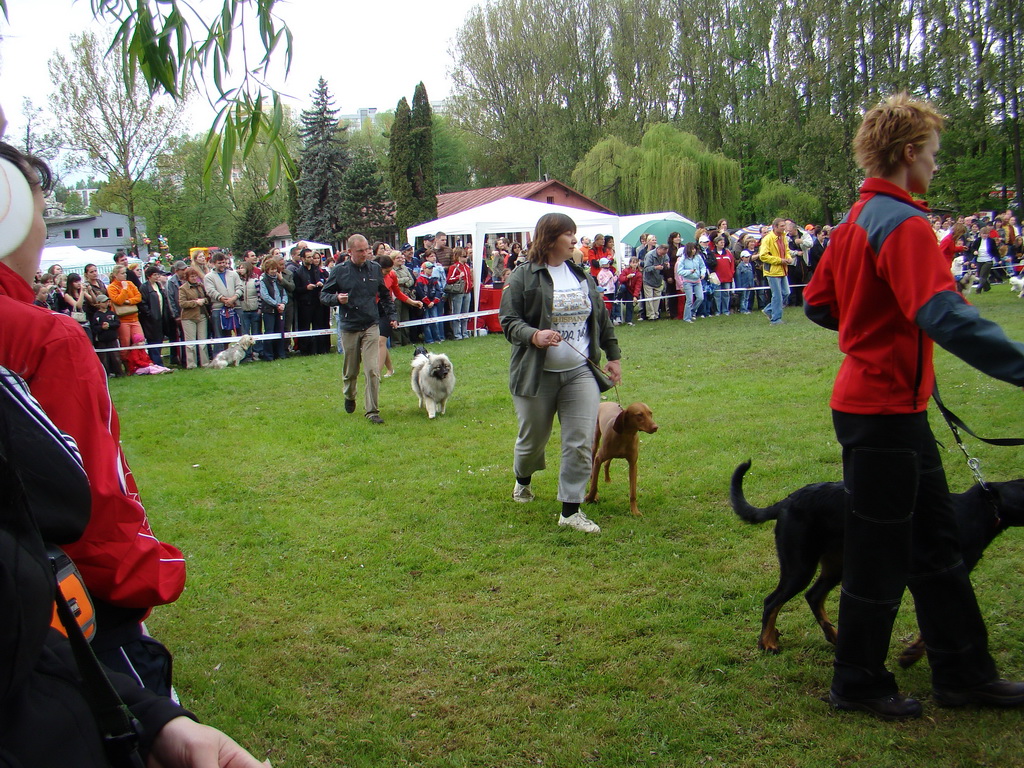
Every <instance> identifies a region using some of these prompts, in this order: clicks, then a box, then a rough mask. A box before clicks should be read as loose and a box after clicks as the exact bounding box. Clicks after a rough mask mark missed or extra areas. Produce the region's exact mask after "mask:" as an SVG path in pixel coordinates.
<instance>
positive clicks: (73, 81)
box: [49, 32, 181, 244]
mask: <svg viewBox="0 0 1024 768" xmlns="http://www.w3.org/2000/svg"><path fill="white" fill-rule="evenodd" d="M106 48H107V45H106V44H105V43H102V42H101V41H100V40H99V39H98V38H97V37H96V36H95V35H93V34H90V33H88V32H84V33H82V34H81V35H79V36H77V37H73V38H72V44H71V56H70V57H69V58H65V57H64V56H63V55H62V54H59V53H58V54H55V55H54V57H53V58H52V59H50V62H49V67H50V80H51V81H52V82H53V85H54V89H55V90H54V92H53V93H52V94H51V95H50V106H51V109H52V111H53V114H54V115H55V116H56V121H57V130H58V133H59V135H60V137H61V139H62V140H63V141H64V142H65V148H67V149H70V150H72V151H74V152H78V153H81V154H84V156H85V161H84V162H85V164H86V165H88V166H89V167H90V168H92V169H93V170H94V171H96V172H98V173H102V174H105V175H106V176H107V177H108V180H109V181H110V182H111V184H114V185H116V187H117V190H118V196H119V197H120V199H122V200H123V201H124V212H125V214H126V215H127V216H128V221H129V227H130V229H131V237H132V239H133V242H134V243H136V244H137V243H138V242H139V238H138V228H137V226H136V221H135V202H136V195H135V189H136V185H138V183H139V182H140V181H142V180H143V179H144V178H145V177H146V175H147V173H148V172H149V170H150V168H151V167H152V166H153V163H154V162H155V161H156V159H157V157H159V155H160V153H161V152H162V151H163V150H164V149H165V147H166V146H167V142H168V139H169V138H170V136H171V135H173V134H174V133H175V132H176V131H177V130H178V126H179V125H180V122H181V108H180V105H175V104H174V103H173V102H169V100H167V99H162V98H150V96H149V94H148V93H147V92H146V91H145V89H144V88H143V87H142V83H141V81H140V80H139V78H137V77H134V76H133V73H132V72H131V71H125V69H123V68H122V67H121V66H119V64H118V63H117V62H116V61H115V60H113V59H109V58H107V57H106V56H105V50H106Z"/></svg>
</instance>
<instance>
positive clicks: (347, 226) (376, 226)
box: [341, 153, 393, 242]
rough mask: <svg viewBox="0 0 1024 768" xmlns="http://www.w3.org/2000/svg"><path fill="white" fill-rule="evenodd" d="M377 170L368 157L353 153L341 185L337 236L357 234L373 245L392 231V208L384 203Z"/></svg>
mask: <svg viewBox="0 0 1024 768" xmlns="http://www.w3.org/2000/svg"><path fill="white" fill-rule="evenodd" d="M383 187H384V185H383V182H382V179H381V175H380V168H378V167H377V163H376V162H375V161H374V160H373V158H372V157H370V156H368V155H365V154H362V153H357V154H356V156H355V157H354V158H353V160H352V165H350V166H349V168H348V170H347V171H345V176H344V180H343V183H342V203H341V232H342V234H344V235H345V237H348V236H349V235H351V234H354V233H356V232H358V233H359V234H361V235H365V236H366V238H367V239H368V240H369V241H370V242H373V241H374V240H384V239H385V238H386V237H387V236H388V234H389V233H390V232H391V231H392V229H393V228H392V226H391V224H390V221H391V218H392V206H391V204H390V203H388V202H387V201H386V200H385V195H384V188H383Z"/></svg>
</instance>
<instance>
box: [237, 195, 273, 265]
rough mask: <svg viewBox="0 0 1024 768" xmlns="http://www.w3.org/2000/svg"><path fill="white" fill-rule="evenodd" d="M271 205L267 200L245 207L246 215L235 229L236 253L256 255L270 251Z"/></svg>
mask: <svg viewBox="0 0 1024 768" xmlns="http://www.w3.org/2000/svg"><path fill="white" fill-rule="evenodd" d="M271 226H272V225H271V222H270V204H269V203H268V202H267V201H266V200H253V201H252V202H251V203H249V204H248V205H247V206H245V213H244V214H243V215H242V218H241V219H240V220H239V222H238V226H237V227H236V228H235V237H234V249H235V253H239V254H242V253H245V252H246V251H256V254H257V255H259V254H261V253H267V252H268V251H270V238H269V237H267V233H268V232H269V231H270V229H271Z"/></svg>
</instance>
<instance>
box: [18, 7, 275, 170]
mask: <svg viewBox="0 0 1024 768" xmlns="http://www.w3.org/2000/svg"><path fill="white" fill-rule="evenodd" d="M276 2H277V0H223V3H222V6H221V8H220V9H218V10H215V11H213V12H210V13H208V15H203V14H201V13H200V12H199V10H197V4H195V3H192V2H190V1H189V0H91V5H92V12H93V16H94V17H95V18H96V19H97V20H101V21H103V20H109V21H110V22H112V23H113V24H115V25H116V32H115V34H114V39H113V42H112V43H111V44H110V46H109V50H111V51H114V50H116V51H118V52H119V53H120V62H121V65H122V68H123V69H124V71H125V73H128V77H129V79H131V80H132V81H133V82H134V80H135V79H136V77H139V76H141V78H142V88H143V89H144V90H146V91H148V93H149V94H150V95H153V96H155V95H157V94H160V93H164V94H167V95H169V96H170V97H171V98H172V99H174V100H175V101H178V102H182V101H184V100H185V99H186V98H187V96H188V94H189V93H190V91H192V90H196V89H198V90H200V91H201V92H203V93H204V94H205V95H206V98H207V100H208V101H209V102H210V104H211V105H212V106H213V107H214V108H215V109H217V110H218V112H217V116H216V118H215V119H214V122H213V125H212V126H211V128H210V131H209V133H208V134H207V137H206V150H207V155H206V164H205V166H204V172H205V174H206V179H207V180H210V179H211V178H212V175H211V174H212V170H213V167H214V165H215V164H217V163H216V161H217V160H219V161H220V163H219V167H220V170H221V172H222V183H225V184H228V183H230V178H231V168H232V167H233V165H234V164H235V162H236V160H237V158H236V155H238V154H240V155H241V162H243V163H244V162H245V160H246V159H248V157H249V153H250V152H251V151H252V149H253V147H254V145H255V143H256V141H257V139H259V138H260V137H262V138H263V139H264V140H265V141H266V143H267V144H268V145H269V146H270V147H271V150H272V159H273V163H272V165H271V174H270V177H269V179H268V181H269V184H270V187H271V188H272V189H275V188H276V187H277V185H278V183H279V181H280V177H281V173H282V172H285V173H287V174H289V175H290V176H291V175H294V169H293V167H292V162H291V158H290V157H289V154H288V147H287V143H286V142H285V141H284V139H283V138H282V137H281V135H280V130H281V127H282V125H283V119H284V107H283V104H282V102H281V98H280V95H279V94H278V93H277V92H276V91H274V90H273V89H271V88H269V87H267V86H266V84H265V75H266V73H267V69H268V67H269V65H270V63H271V59H272V57H273V56H274V55H275V53H277V54H280V56H279V58H281V59H283V62H284V69H285V74H287V71H288V69H289V68H290V67H291V58H292V33H291V30H289V29H288V26H287V25H286V24H284V23H282V22H281V20H280V19H279V18H278V17H277V16H276V15H275V14H274V5H275V4H276ZM203 7H209V6H203ZM0 11H2V12H3V14H4V18H9V15H8V12H7V0H0ZM195 29H200V30H202V31H201V32H200V33H199V34H196V33H195V32H194V30H195ZM256 38H258V39H256ZM239 43H240V44H239ZM280 48H283V50H279V49H280Z"/></svg>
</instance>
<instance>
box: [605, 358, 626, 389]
mask: <svg viewBox="0 0 1024 768" xmlns="http://www.w3.org/2000/svg"><path fill="white" fill-rule="evenodd" d="M604 372H605V373H607V374H608V378H609V379H611V380H612V384H614V385H615V386H618V385H619V384H621V383H622V366H621V365H619V361H618V360H609V361H608V364H607V365H606V366H605V367H604Z"/></svg>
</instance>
